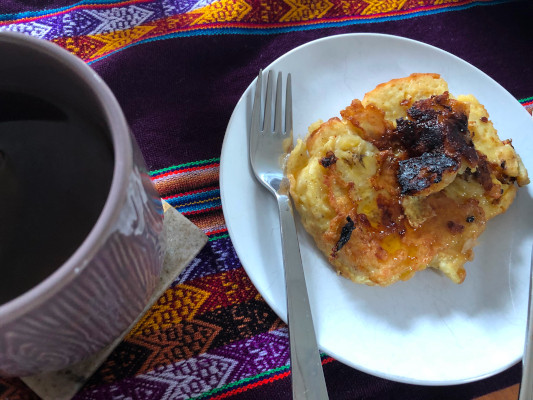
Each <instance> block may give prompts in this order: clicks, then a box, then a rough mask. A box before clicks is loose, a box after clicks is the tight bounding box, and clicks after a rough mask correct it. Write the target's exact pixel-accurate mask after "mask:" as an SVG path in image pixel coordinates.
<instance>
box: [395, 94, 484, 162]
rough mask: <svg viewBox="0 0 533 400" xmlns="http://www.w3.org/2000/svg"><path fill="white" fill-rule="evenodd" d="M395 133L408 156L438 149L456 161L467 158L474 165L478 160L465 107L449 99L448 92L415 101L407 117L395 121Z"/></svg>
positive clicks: (437, 150)
mask: <svg viewBox="0 0 533 400" xmlns="http://www.w3.org/2000/svg"><path fill="white" fill-rule="evenodd" d="M396 132H397V135H398V136H399V141H400V143H401V144H402V146H404V148H405V150H406V151H407V153H408V154H409V157H418V156H421V155H422V154H424V153H428V152H439V153H445V154H446V155H447V156H448V157H451V158H455V159H456V160H460V159H461V158H464V159H466V160H467V161H468V162H469V164H470V165H472V166H474V165H475V163H476V162H477V153H476V151H475V148H474V145H473V143H472V140H471V134H470V132H469V130H468V115H467V109H466V106H465V105H464V104H463V103H460V102H458V101H456V100H453V99H450V98H449V95H448V93H447V92H445V93H443V94H441V95H439V96H432V97H430V98H428V99H423V100H418V101H416V102H415V103H414V104H413V105H412V106H411V107H410V108H409V109H408V110H407V118H399V119H397V120H396Z"/></svg>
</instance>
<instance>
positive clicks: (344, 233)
mask: <svg viewBox="0 0 533 400" xmlns="http://www.w3.org/2000/svg"><path fill="white" fill-rule="evenodd" d="M346 221H347V222H346V224H344V226H343V227H342V230H341V236H340V237H339V240H338V241H337V244H336V245H335V247H334V248H333V252H332V256H333V257H335V254H336V253H337V252H338V251H339V250H340V249H342V248H343V247H344V245H345V244H346V243H348V240H350V237H351V236H352V232H353V230H354V229H355V223H354V222H353V220H352V219H351V218H350V216H349V215H348V216H347V217H346Z"/></svg>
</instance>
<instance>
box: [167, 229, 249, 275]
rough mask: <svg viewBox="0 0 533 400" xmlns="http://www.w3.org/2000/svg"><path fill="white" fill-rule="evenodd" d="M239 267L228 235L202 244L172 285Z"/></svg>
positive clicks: (239, 264)
mask: <svg viewBox="0 0 533 400" xmlns="http://www.w3.org/2000/svg"><path fill="white" fill-rule="evenodd" d="M241 267H242V265H241V263H240V261H239V258H238V257H237V253H235V249H234V248H233V245H232V244H231V239H230V238H229V237H226V238H221V239H217V240H213V241H211V242H208V243H207V244H206V245H205V246H204V248H203V249H202V250H201V251H200V253H198V255H197V256H196V257H195V258H194V259H193V260H192V262H191V263H190V264H189V265H188V266H187V267H186V268H185V270H184V271H183V272H182V273H181V274H180V276H179V277H178V279H177V280H176V281H175V282H174V285H179V284H182V283H186V282H187V281H192V280H195V279H200V278H203V277H204V276H208V275H213V274H218V273H221V272H226V271H231V270H233V269H236V268H241Z"/></svg>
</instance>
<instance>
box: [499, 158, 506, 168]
mask: <svg viewBox="0 0 533 400" xmlns="http://www.w3.org/2000/svg"><path fill="white" fill-rule="evenodd" d="M505 166H506V163H505V160H503V161H502V162H501V164H500V167H501V168H502V169H505Z"/></svg>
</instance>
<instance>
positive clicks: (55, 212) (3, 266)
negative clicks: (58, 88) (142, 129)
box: [0, 89, 114, 304]
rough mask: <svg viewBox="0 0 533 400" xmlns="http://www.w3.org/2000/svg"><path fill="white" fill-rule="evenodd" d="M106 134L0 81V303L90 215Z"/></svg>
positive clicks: (38, 272)
mask: <svg viewBox="0 0 533 400" xmlns="http://www.w3.org/2000/svg"><path fill="white" fill-rule="evenodd" d="M113 166H114V159H113V148H112V144H111V140H110V138H109V136H108V134H107V133H106V132H105V131H103V130H102V129H101V128H99V127H98V126H97V125H96V124H94V123H92V122H91V121H90V120H87V119H85V118H82V117H81V116H80V115H79V114H78V113H77V112H75V111H74V110H71V109H69V108H68V107H65V106H61V107H58V106H57V105H55V104H52V103H51V102H49V101H47V100H45V99H42V98H38V97H35V96H32V95H29V94H23V93H13V92H8V91H2V90H1V89H0V304H3V303H6V302H7V301H8V300H11V299H13V298H15V297H17V296H19V295H21V294H22V293H24V292H25V291H27V290H29V289H31V288H32V287H34V286H35V285H37V284H38V283H39V282H41V281H42V280H43V279H45V278H46V277H48V276H49V275H50V274H52V273H53V272H54V271H55V270H56V269H57V268H59V267H60V266H61V264H62V263H64V262H65V261H66V260H67V259H68V258H69V257H70V256H71V255H72V254H73V253H74V252H75V250H76V249H77V248H78V247H79V246H80V245H81V243H82V242H83V241H84V239H85V238H86V237H87V235H88V234H89V232H90V230H91V229H92V227H93V226H94V224H95V223H96V220H97V219H98V217H99V215H100V213H101V211H102V209H103V206H104V203H105V201H106V198H107V196H108V193H109V190H110V186H111V180H112V176H113Z"/></svg>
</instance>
